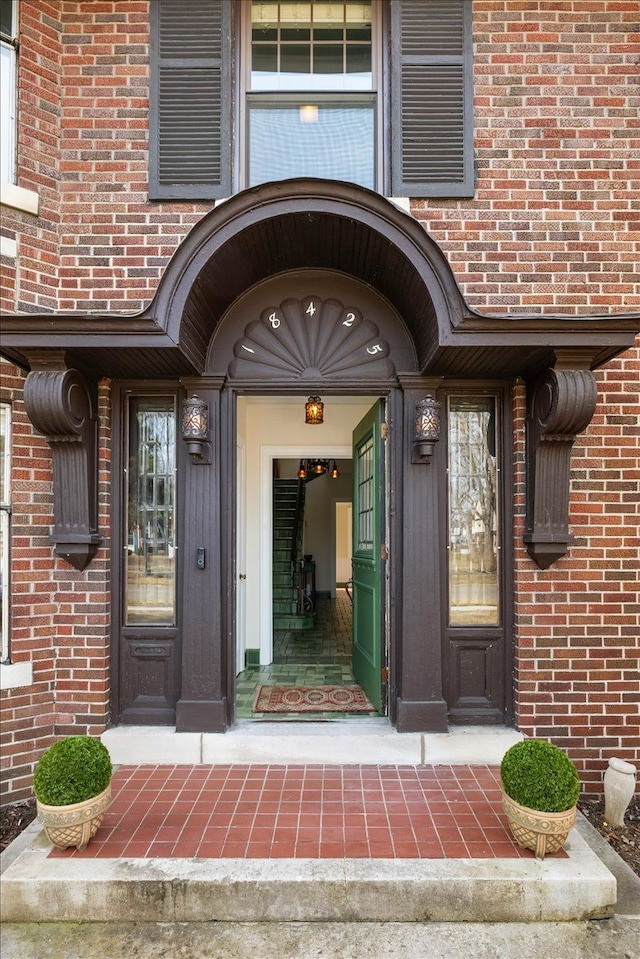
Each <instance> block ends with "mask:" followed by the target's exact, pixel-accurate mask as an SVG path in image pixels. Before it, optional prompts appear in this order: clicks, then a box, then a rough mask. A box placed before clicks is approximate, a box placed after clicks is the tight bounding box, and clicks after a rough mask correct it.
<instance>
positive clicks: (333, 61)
mask: <svg viewBox="0 0 640 959" xmlns="http://www.w3.org/2000/svg"><path fill="white" fill-rule="evenodd" d="M313 72H314V73H336V74H341V73H343V68H342V47H341V46H340V47H337V46H334V45H333V44H326V45H325V46H323V47H316V49H315V51H314V56H313Z"/></svg>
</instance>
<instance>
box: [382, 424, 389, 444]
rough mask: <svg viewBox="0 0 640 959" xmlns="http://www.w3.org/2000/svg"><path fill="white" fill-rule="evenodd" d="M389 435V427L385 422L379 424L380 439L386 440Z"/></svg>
mask: <svg viewBox="0 0 640 959" xmlns="http://www.w3.org/2000/svg"><path fill="white" fill-rule="evenodd" d="M388 437H389V427H388V425H387V424H386V423H381V424H380V439H381V440H386V439H388Z"/></svg>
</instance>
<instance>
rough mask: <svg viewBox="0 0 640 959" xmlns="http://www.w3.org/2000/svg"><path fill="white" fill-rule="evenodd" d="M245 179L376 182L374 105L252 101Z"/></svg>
mask: <svg viewBox="0 0 640 959" xmlns="http://www.w3.org/2000/svg"><path fill="white" fill-rule="evenodd" d="M249 142H250V155H249V185H250V186H255V185H256V184H257V183H267V182H268V181H270V180H282V179H287V178H288V177H294V176H313V177H326V178H329V179H333V180H347V181H349V182H351V183H358V184H360V185H361V186H365V187H368V188H369V189H373V188H374V176H375V171H374V114H373V105H372V104H366V105H364V106H351V107H349V106H345V107H339V106H333V105H331V104H329V105H322V104H296V105H291V106H281V107H269V106H264V107H263V106H256V105H255V104H252V105H251V109H250V115H249Z"/></svg>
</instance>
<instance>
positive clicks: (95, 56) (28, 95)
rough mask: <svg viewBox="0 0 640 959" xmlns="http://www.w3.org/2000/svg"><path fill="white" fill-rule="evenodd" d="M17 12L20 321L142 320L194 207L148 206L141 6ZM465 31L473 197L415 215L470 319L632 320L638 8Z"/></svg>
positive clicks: (598, 0) (197, 211)
mask: <svg viewBox="0 0 640 959" xmlns="http://www.w3.org/2000/svg"><path fill="white" fill-rule="evenodd" d="M20 8H21V41H22V44H21V51H20V83H21V86H20V111H21V114H20V115H21V123H20V133H19V168H20V177H19V183H20V185H22V186H25V187H27V188H29V189H38V190H39V191H40V194H41V202H42V204H43V207H42V209H43V212H42V213H41V215H40V217H39V218H38V220H37V221H35V219H34V218H33V217H29V216H27V215H18V214H16V215H15V217H14V215H13V214H11V213H10V212H8V213H7V214H6V215H5V217H4V218H3V219H4V227H5V229H7V230H10V229H13V228H14V227H15V228H17V229H18V231H19V234H20V237H21V245H20V268H19V287H18V289H19V293H18V299H17V305H18V308H19V309H21V310H33V309H53V308H56V309H61V310H92V309H95V310H106V309H112V310H126V311H131V310H138V309H141V308H143V307H144V306H146V305H147V304H148V302H149V301H150V299H151V297H152V295H153V293H154V291H155V288H156V286H157V283H158V280H159V277H160V276H161V274H162V270H163V268H164V266H165V265H166V263H167V261H168V259H169V258H170V256H171V254H172V253H173V252H174V250H175V249H176V247H177V245H178V244H179V242H180V241H181V240H182V239H183V238H184V236H185V235H186V234H187V233H188V231H189V229H190V228H191V227H192V226H193V224H194V223H196V222H197V221H198V220H199V219H200V218H201V216H202V215H203V213H205V212H206V211H207V210H208V209H209V207H210V204H205V203H167V202H162V203H149V202H148V201H147V148H148V119H147V118H148V105H149V99H148V96H149V89H148V87H149V84H148V70H149V66H148V43H149V22H148V20H149V17H148V2H147V0H100V2H98V0H91V2H88V0H82V2H71V0H65V3H63V4H60V3H53V2H46V0H22V2H21V5H20ZM473 14H474V64H475V131H476V133H475V146H476V158H477V171H478V181H477V193H476V196H475V197H474V198H473V199H471V200H433V199H432V200H424V201H418V202H416V203H414V204H413V210H414V213H415V215H416V216H417V217H418V218H419V219H420V220H421V221H422V222H423V223H424V225H425V228H426V229H428V230H429V232H430V233H431V235H432V236H433V237H434V239H435V240H436V241H437V242H438V243H439V244H440V245H441V246H442V248H443V250H444V252H445V253H446V255H447V257H448V259H449V261H450V263H451V265H452V267H453V269H454V272H455V273H456V276H457V279H458V282H459V283H460V285H461V286H462V289H463V292H464V294H465V296H466V298H467V300H468V302H469V303H470V304H471V305H472V306H474V307H476V308H478V309H483V310H489V311H504V310H505V309H509V310H513V311H526V310H535V311H536V312H537V311H540V310H542V311H546V312H558V311H560V312H570V313H573V312H577V313H579V312H581V313H584V312H598V311H607V310H615V311H618V312H620V311H625V310H633V309H638V308H640V292H639V290H638V285H637V276H636V271H635V265H636V263H637V258H638V240H639V232H638V231H639V225H640V212H638V210H637V206H638V201H639V200H640V159H638V158H637V153H638V150H640V120H639V118H638V109H637V100H636V99H635V98H637V56H638V52H639V50H640V38H639V34H638V24H639V20H640V14H639V12H638V0H563V3H561V4H558V3H552V2H549V0H509V2H505V0H474V2H473ZM40 34H42V35H43V36H44V42H43V41H42V40H41V39H40ZM38 78H41V79H38ZM58 97H59V98H60V99H58ZM58 150H59V163H56V157H57V156H58V153H57V151H58ZM58 199H59V201H60V202H59V203H58ZM58 206H59V208H60V209H59V212H58ZM16 219H17V222H14V220H16ZM56 227H57V229H58V237H57V241H56ZM56 242H58V243H59V247H58V249H57V250H56ZM58 253H59V268H58V270H57V277H58V279H59V288H58V289H59V292H58V294H57V295H56V287H55V284H54V283H53V282H51V280H52V279H53V278H54V277H55V275H56V267H57V264H58V256H57V254H58Z"/></svg>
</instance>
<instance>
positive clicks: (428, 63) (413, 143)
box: [391, 0, 473, 196]
mask: <svg viewBox="0 0 640 959" xmlns="http://www.w3.org/2000/svg"><path fill="white" fill-rule="evenodd" d="M391 11H392V14H391V16H392V24H391V27H392V45H391V56H392V64H391V78H392V80H391V87H392V88H391V139H392V155H391V180H392V190H393V193H394V195H395V196H473V117H472V103H473V86H472V84H473V76H472V46H471V43H472V32H471V0H396V2H394V3H392V4H391Z"/></svg>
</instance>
